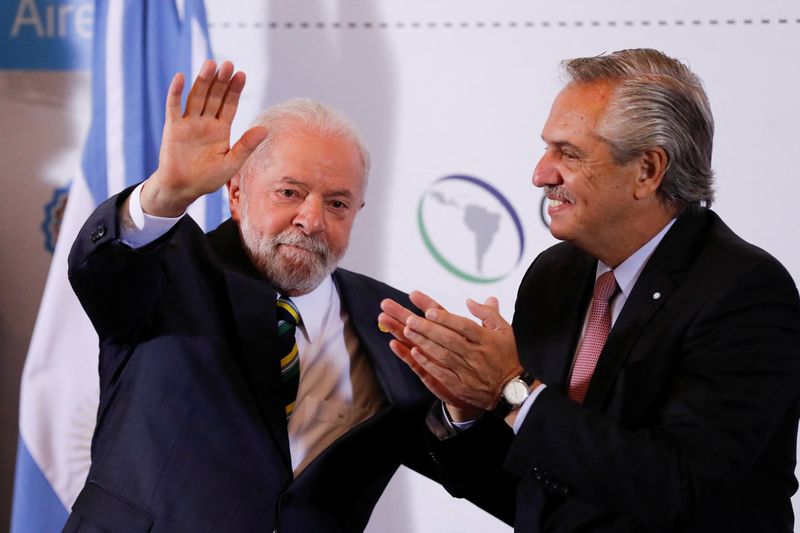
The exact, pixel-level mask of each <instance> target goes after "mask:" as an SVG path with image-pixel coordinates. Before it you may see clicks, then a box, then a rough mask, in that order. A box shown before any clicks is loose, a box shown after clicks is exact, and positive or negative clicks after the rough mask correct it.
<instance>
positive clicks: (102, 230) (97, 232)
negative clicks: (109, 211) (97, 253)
mask: <svg viewBox="0 0 800 533" xmlns="http://www.w3.org/2000/svg"><path fill="white" fill-rule="evenodd" d="M105 234H106V227H105V226H104V225H103V224H100V225H99V226H97V227H96V228H95V229H94V231H92V232H91V233H90V234H89V238H90V239H92V242H97V241H99V240H100V239H102V238H103V235H105Z"/></svg>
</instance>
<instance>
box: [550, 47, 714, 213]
mask: <svg viewBox="0 0 800 533" xmlns="http://www.w3.org/2000/svg"><path fill="white" fill-rule="evenodd" d="M562 67H563V68H564V70H565V72H566V73H567V75H568V76H569V80H568V81H571V82H575V83H593V82H602V81H608V82H611V83H613V84H614V88H613V92H612V97H611V103H610V105H609V107H608V109H607V110H606V116H605V117H604V128H603V132H602V134H603V137H604V138H605V140H606V142H608V144H609V146H610V147H611V154H612V157H614V159H615V160H616V162H617V163H620V164H622V163H626V162H628V161H630V160H631V159H633V158H634V157H635V156H636V155H639V154H641V153H642V152H644V151H645V150H647V149H648V148H653V147H656V146H657V147H661V148H662V149H663V150H664V151H665V152H666V153H667V156H668V158H669V161H668V164H667V170H666V173H665V174H664V179H663V180H662V182H661V186H660V187H659V190H658V194H659V196H660V198H661V200H662V202H663V203H664V204H665V205H668V206H671V207H675V208H678V209H682V208H684V207H687V206H691V205H702V204H705V205H707V206H710V205H711V202H712V201H713V200H714V171H713V170H712V168H711V152H712V147H713V142H714V117H713V116H712V114H711V106H710V105H709V103H708V97H707V96H706V93H705V90H704V89H703V85H702V82H701V81H700V78H698V77H697V76H696V75H695V74H694V73H693V72H692V71H691V70H689V67H687V66H686V65H684V64H683V63H681V62H680V61H678V60H677V59H674V58H671V57H669V56H667V55H666V54H664V53H662V52H659V51H658V50H653V49H649V48H642V49H634V50H622V51H619V52H614V53H612V54H608V55H600V56H597V57H582V58H577V59H570V60H565V61H564V62H562Z"/></svg>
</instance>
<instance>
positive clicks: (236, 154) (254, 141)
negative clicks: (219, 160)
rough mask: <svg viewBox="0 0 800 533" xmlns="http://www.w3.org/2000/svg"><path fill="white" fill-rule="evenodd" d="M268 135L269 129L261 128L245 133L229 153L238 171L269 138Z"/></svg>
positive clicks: (251, 129)
mask: <svg viewBox="0 0 800 533" xmlns="http://www.w3.org/2000/svg"><path fill="white" fill-rule="evenodd" d="M267 133H268V132H267V129H266V128H264V127H261V126H253V127H252V128H250V129H249V130H247V131H246V132H244V133H243V134H242V136H241V137H239V140H238V141H236V144H234V145H233V147H232V148H231V150H230V152H229V153H228V156H229V157H230V158H231V162H232V165H233V166H234V167H235V168H237V169H239V168H241V166H242V165H244V162H245V160H246V159H247V158H248V157H250V154H252V153H253V151H254V150H255V149H256V148H258V145H259V144H261V143H262V142H263V141H264V139H266V138H267Z"/></svg>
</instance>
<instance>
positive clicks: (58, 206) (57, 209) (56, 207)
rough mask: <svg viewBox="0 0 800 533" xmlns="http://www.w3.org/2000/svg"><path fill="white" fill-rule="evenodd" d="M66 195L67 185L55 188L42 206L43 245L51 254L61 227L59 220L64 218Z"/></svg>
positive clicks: (67, 192) (67, 191) (67, 193)
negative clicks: (48, 199)
mask: <svg viewBox="0 0 800 533" xmlns="http://www.w3.org/2000/svg"><path fill="white" fill-rule="evenodd" d="M68 196H69V185H66V186H65V187H61V188H58V189H55V190H54V191H53V197H52V198H51V199H50V201H49V202H47V203H46V204H45V206H44V221H42V226H41V228H42V233H44V247H45V248H46V249H47V251H48V252H50V253H51V254H52V253H53V252H54V251H55V249H56V240H57V239H58V231H59V230H60V229H61V221H62V220H63V219H64V209H66V207H67V197H68Z"/></svg>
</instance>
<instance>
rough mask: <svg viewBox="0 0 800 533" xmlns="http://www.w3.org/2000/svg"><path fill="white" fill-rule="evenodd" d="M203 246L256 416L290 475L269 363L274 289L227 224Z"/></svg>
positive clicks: (274, 370)
mask: <svg viewBox="0 0 800 533" xmlns="http://www.w3.org/2000/svg"><path fill="white" fill-rule="evenodd" d="M209 240H210V241H211V243H212V246H213V247H214V248H215V249H216V251H217V253H218V258H219V259H220V260H221V261H222V262H223V269H222V271H223V276H224V279H225V283H226V285H227V289H228V290H227V295H228V299H229V301H230V309H231V314H232V315H233V319H234V327H235V328H236V333H237V335H238V338H239V339H240V340H241V352H242V354H243V360H242V361H240V363H241V364H243V366H244V370H245V375H246V378H247V381H248V383H249V385H250V387H251V389H252V392H253V395H254V396H255V400H256V404H257V407H258V411H259V412H260V414H261V417H262V419H263V421H264V423H265V425H266V426H267V428H268V430H269V432H270V434H271V435H272V437H273V439H274V440H275V444H276V446H277V448H278V449H279V450H280V451H281V454H282V456H283V458H284V460H285V462H286V466H287V468H289V469H291V458H290V453H289V436H288V432H287V424H286V417H285V414H284V410H283V405H282V404H281V401H280V394H279V391H280V387H281V382H280V361H279V360H278V358H277V357H274V353H275V350H276V349H277V348H276V343H277V332H276V323H277V322H276V320H277V319H276V315H275V300H276V297H277V295H276V292H275V289H274V288H273V287H272V286H271V285H270V284H269V283H268V282H266V281H265V280H264V279H263V278H262V277H261V276H260V275H259V274H258V272H257V271H256V270H255V268H254V267H253V266H252V263H251V262H250V260H249V259H248V258H247V256H246V255H245V254H244V251H243V250H242V247H241V241H240V239H239V232H238V228H237V227H236V225H235V224H234V223H233V221H231V220H228V221H227V222H225V223H224V224H223V225H222V226H220V228H218V229H217V230H215V231H214V232H212V233H211V234H209Z"/></svg>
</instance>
